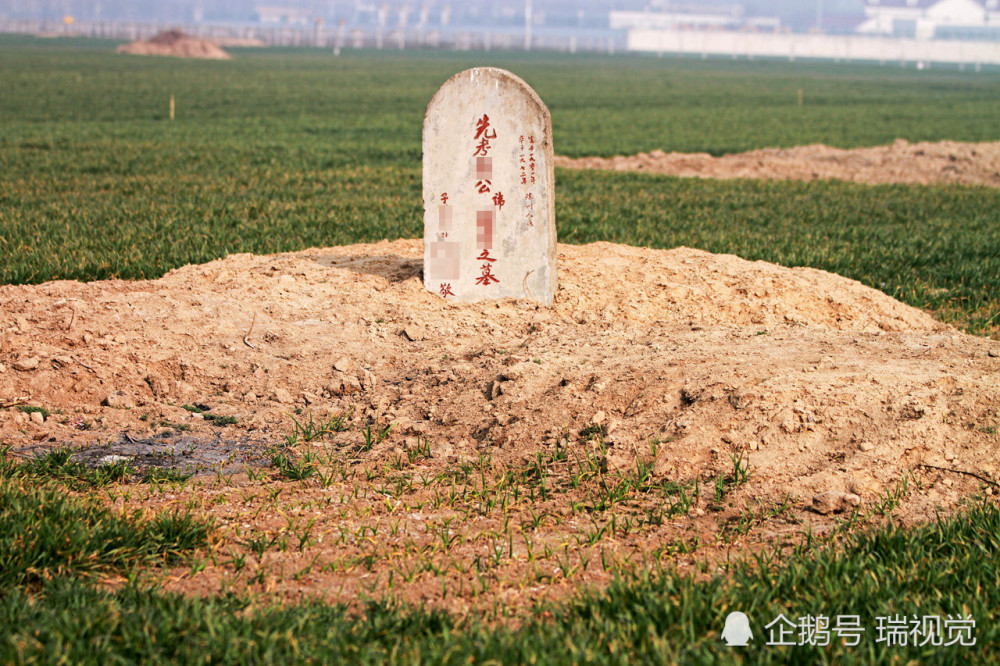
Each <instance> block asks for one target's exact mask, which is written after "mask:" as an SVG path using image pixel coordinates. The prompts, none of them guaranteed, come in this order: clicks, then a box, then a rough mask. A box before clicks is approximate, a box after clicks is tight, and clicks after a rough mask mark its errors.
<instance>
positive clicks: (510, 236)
mask: <svg viewBox="0 0 1000 666" xmlns="http://www.w3.org/2000/svg"><path fill="white" fill-rule="evenodd" d="M423 148H424V174H423V175H424V193H423V195H424V286H426V287H427V289H429V290H430V291H432V292H434V293H435V294H438V295H440V296H441V297H442V298H444V299H446V300H449V301H466V302H468V301H478V300H483V299H498V298H529V299H532V300H535V301H538V302H539V303H542V304H544V305H549V304H551V303H552V297H553V296H554V295H555V291H556V225H555V192H554V178H553V160H552V119H551V117H550V116H549V110H548V109H547V108H546V107H545V104H543V103H542V100H541V99H540V98H539V97H538V95H537V94H535V91H534V90H532V89H531V88H530V87H529V86H528V84H527V83H525V82H524V81H522V80H521V79H519V78H518V77H516V76H514V75H513V74H511V73H510V72H507V71H504V70H502V69H496V68H492V67H477V68H475V69H470V70H466V71H464V72H461V73H460V74H456V75H455V76H453V77H451V78H450V79H448V81H446V82H445V84H444V85H443V86H441V88H440V89H439V90H438V91H437V93H436V94H435V95H434V98H433V99H431V102H430V104H429V105H428V106H427V114H426V116H425V117H424V139H423Z"/></svg>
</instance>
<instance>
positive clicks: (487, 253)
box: [476, 250, 496, 261]
mask: <svg viewBox="0 0 1000 666" xmlns="http://www.w3.org/2000/svg"><path fill="white" fill-rule="evenodd" d="M476 258H477V259H478V260H479V261H496V259H495V258H494V257H491V256H490V251H489V250H483V253H482V254H481V255H479V256H478V257H476Z"/></svg>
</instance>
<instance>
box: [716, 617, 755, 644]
mask: <svg viewBox="0 0 1000 666" xmlns="http://www.w3.org/2000/svg"><path fill="white" fill-rule="evenodd" d="M722 640H724V641H726V645H728V646H730V647H732V646H741V647H745V646H746V644H747V641H751V640H753V631H751V630H750V618H748V617H747V616H746V613H741V612H739V611H733V612H732V613H730V614H729V615H727V616H726V627H725V629H723V630H722Z"/></svg>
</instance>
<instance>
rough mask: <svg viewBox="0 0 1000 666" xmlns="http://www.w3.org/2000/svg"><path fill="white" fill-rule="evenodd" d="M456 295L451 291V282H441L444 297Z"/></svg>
mask: <svg viewBox="0 0 1000 666" xmlns="http://www.w3.org/2000/svg"><path fill="white" fill-rule="evenodd" d="M454 295H455V294H454V293H453V292H452V291H451V283H450V282H447V283H445V282H442V283H441V296H442V297H444V298H448V297H449V296H454Z"/></svg>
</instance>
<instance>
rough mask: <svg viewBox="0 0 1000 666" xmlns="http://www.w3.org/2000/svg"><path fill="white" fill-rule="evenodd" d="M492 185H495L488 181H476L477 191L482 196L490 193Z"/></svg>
mask: <svg viewBox="0 0 1000 666" xmlns="http://www.w3.org/2000/svg"><path fill="white" fill-rule="evenodd" d="M492 184H493V183H491V182H490V181H488V180H479V181H476V191H478V192H479V193H480V194H486V193H487V192H489V191H490V186H491V185H492Z"/></svg>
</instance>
